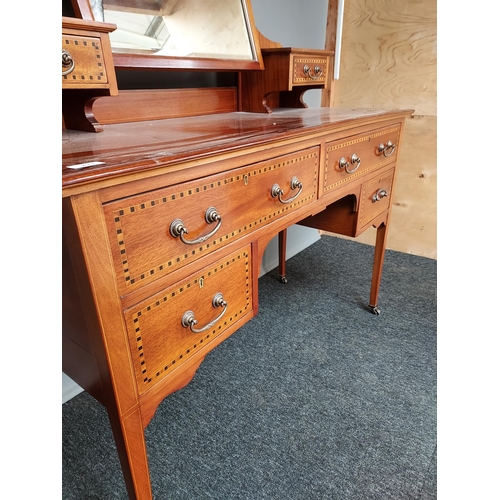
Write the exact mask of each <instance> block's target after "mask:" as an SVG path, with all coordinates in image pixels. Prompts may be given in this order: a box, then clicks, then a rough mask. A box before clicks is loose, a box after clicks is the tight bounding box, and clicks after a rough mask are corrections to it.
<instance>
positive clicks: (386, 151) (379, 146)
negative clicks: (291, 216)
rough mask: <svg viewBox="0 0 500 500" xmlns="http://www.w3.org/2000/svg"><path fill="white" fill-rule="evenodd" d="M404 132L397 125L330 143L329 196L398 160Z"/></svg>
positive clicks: (325, 182) (326, 166)
mask: <svg viewBox="0 0 500 500" xmlns="http://www.w3.org/2000/svg"><path fill="white" fill-rule="evenodd" d="M400 131H401V128H400V126H399V124H397V125H394V126H391V127H386V128H383V129H378V130H372V131H369V132H365V133H362V134H357V135H354V136H351V137H349V138H347V139H341V140H339V141H333V142H330V143H327V145H326V162H325V178H324V193H325V195H326V194H328V193H329V192H331V191H334V190H335V189H338V188H339V187H340V186H342V185H344V184H347V183H349V182H351V181H353V180H355V179H359V178H360V177H361V176H364V175H366V174H369V173H370V172H372V171H375V170H376V169H378V168H381V167H384V166H385V165H389V164H390V163H392V162H394V161H395V160H396V158H397V154H398V146H399V138H400Z"/></svg>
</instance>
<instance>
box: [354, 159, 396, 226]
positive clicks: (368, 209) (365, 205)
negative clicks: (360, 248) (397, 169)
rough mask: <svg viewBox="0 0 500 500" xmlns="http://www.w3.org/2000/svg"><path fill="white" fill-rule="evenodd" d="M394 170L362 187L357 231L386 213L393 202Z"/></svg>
mask: <svg viewBox="0 0 500 500" xmlns="http://www.w3.org/2000/svg"><path fill="white" fill-rule="evenodd" d="M393 180H394V169H390V170H389V171H386V172H384V173H383V174H380V175H379V176H376V177H374V178H373V179H371V180H368V181H366V182H364V183H363V185H362V186H361V196H360V203H359V214H358V224H357V227H358V229H357V231H358V232H359V231H360V230H361V229H362V228H363V227H364V226H366V225H367V224H369V223H370V222H371V221H372V220H374V219H375V218H376V217H378V216H379V215H380V214H382V213H383V212H385V211H386V210H387V209H388V208H389V206H390V202H391V195H392V185H393Z"/></svg>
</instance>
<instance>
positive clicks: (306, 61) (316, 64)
mask: <svg viewBox="0 0 500 500" xmlns="http://www.w3.org/2000/svg"><path fill="white" fill-rule="evenodd" d="M328 61H329V58H328V57H318V56H293V63H292V64H293V71H292V84H293V85H315V84H324V83H325V82H326V78H327V75H328Z"/></svg>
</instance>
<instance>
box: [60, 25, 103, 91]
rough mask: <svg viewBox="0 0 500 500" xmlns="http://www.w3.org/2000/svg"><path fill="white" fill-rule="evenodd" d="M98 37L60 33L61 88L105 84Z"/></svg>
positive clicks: (101, 52)
mask: <svg viewBox="0 0 500 500" xmlns="http://www.w3.org/2000/svg"><path fill="white" fill-rule="evenodd" d="M107 83H108V77H107V74H106V68H105V66H104V58H103V50H102V47H101V40H100V39H99V38H94V37H87V36H74V35H65V34H63V35H62V88H63V89H65V88H66V89H68V88H81V87H82V85H83V86H90V87H96V86H97V87H98V86H100V85H105V86H107Z"/></svg>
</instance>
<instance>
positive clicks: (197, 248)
mask: <svg viewBox="0 0 500 500" xmlns="http://www.w3.org/2000/svg"><path fill="white" fill-rule="evenodd" d="M318 157H319V148H317V147H314V148H310V149H307V150H302V151H299V152H296V153H293V154H288V155H285V156H281V157H278V158H275V159H273V160H269V161H265V162H261V163H256V164H253V165H247V166H245V167H241V168H237V169H234V170H231V171H229V172H225V173H222V174H217V175H213V176H209V177H206V178H203V179H198V180H196V181H192V182H187V183H184V184H179V185H176V186H172V187H167V188H164V189H159V190H155V191H152V192H149V193H144V194H141V195H138V196H133V197H130V198H126V199H120V200H118V201H114V202H111V203H108V204H106V205H105V207H104V210H105V215H106V221H107V227H108V233H109V238H110V242H111V251H112V255H113V259H114V263H115V270H116V275H117V282H118V289H119V291H120V293H121V294H122V295H123V294H126V293H128V292H131V291H133V290H135V289H137V288H138V287H139V286H141V285H144V284H146V283H149V282H152V281H153V280H155V279H157V278H160V277H161V276H164V275H166V274H168V273H170V272H171V271H173V270H175V269H178V268H179V267H181V266H184V265H186V264H188V263H190V262H192V261H194V260H195V259H198V258H200V257H201V256H203V255H206V254H207V253H208V252H211V251H213V250H215V249H217V248H220V247H222V246H224V245H226V244H228V243H230V242H233V241H235V240H236V239H238V238H241V237H242V236H244V235H246V234H248V233H249V232H251V231H253V230H255V229H258V228H259V227H261V226H263V225H265V224H268V223H269V222H270V221H272V220H274V219H277V218H279V217H282V216H283V215H285V214H287V213H289V212H291V211H293V210H296V209H298V208H300V207H301V206H303V205H304V204H307V203H310V202H312V201H314V200H315V199H316V196H317V174H318ZM294 178H296V179H298V182H300V183H301V186H302V187H300V185H296V186H294V188H293V189H292V186H291V184H292V182H293V180H294ZM277 186H278V187H277ZM280 189H281V190H282V193H280V192H279V191H280ZM273 190H274V192H273ZM273 194H274V195H275V196H273ZM280 200H281V201H280Z"/></svg>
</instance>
